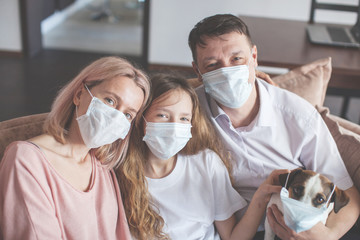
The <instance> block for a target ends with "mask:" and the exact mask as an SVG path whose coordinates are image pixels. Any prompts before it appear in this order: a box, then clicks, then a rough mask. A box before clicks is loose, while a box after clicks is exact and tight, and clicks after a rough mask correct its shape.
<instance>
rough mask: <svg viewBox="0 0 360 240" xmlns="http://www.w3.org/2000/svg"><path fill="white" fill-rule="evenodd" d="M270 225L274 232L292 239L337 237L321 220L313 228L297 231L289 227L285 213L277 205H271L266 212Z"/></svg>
mask: <svg viewBox="0 0 360 240" xmlns="http://www.w3.org/2000/svg"><path fill="white" fill-rule="evenodd" d="M266 216H267V218H268V221H269V224H270V227H271V229H272V230H273V231H274V233H275V234H276V235H277V236H278V237H279V238H281V239H290V240H295V239H296V240H310V239H311V240H317V239H327V240H328V239H337V238H336V237H334V236H332V233H331V231H330V229H329V228H327V227H326V226H325V225H324V224H323V223H321V222H319V223H317V224H316V225H315V226H313V227H312V228H311V229H309V230H307V231H304V232H300V233H296V232H295V231H294V230H292V229H291V228H289V227H288V226H287V225H286V224H285V221H284V216H283V214H282V213H281V212H280V211H279V209H278V208H277V206H276V205H272V206H270V208H269V209H268V211H267V214H266ZM325 236H326V237H325Z"/></svg>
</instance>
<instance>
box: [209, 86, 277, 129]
mask: <svg viewBox="0 0 360 240" xmlns="http://www.w3.org/2000/svg"><path fill="white" fill-rule="evenodd" d="M255 83H256V84H257V86H258V90H259V97H260V107H259V112H258V114H257V116H256V117H255V121H256V123H255V125H256V126H259V127H267V126H275V122H274V121H273V120H274V119H275V118H274V116H273V115H274V113H273V109H272V98H271V97H270V94H269V92H268V91H267V89H266V87H265V84H266V83H264V81H263V80H258V79H256V80H255ZM206 97H207V98H208V103H209V106H210V111H211V114H212V116H213V118H215V119H217V118H219V117H220V116H224V117H226V119H227V120H228V121H229V122H230V118H229V116H228V115H227V114H226V113H225V112H224V110H222V108H221V107H220V106H219V105H218V104H217V103H216V101H215V100H214V99H213V98H212V97H211V96H210V95H209V94H207V93H206Z"/></svg>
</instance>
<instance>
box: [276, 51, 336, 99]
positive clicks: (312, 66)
mask: <svg viewBox="0 0 360 240" xmlns="http://www.w3.org/2000/svg"><path fill="white" fill-rule="evenodd" d="M330 76H331V58H330V57H328V58H323V59H319V60H317V61H314V62H311V63H308V64H305V65H303V66H301V67H298V68H295V69H293V70H291V71H289V72H288V73H286V74H282V75H279V76H276V77H273V78H272V80H273V81H274V82H275V83H276V84H278V85H279V87H281V88H285V89H287V90H289V91H290V92H293V93H296V94H297V95H299V96H301V97H303V98H305V99H306V100H307V101H309V102H310V103H311V104H312V105H313V106H316V105H317V106H322V105H323V103H324V100H325V95H326V89H327V85H328V83H329V80H330Z"/></svg>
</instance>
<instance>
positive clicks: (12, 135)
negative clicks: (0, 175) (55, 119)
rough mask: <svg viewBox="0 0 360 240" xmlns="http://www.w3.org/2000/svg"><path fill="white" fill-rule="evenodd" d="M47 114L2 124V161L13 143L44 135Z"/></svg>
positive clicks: (0, 148) (0, 143)
mask: <svg viewBox="0 0 360 240" xmlns="http://www.w3.org/2000/svg"><path fill="white" fill-rule="evenodd" d="M47 114H48V113H41V114H34V115H29V116H24V117H19V118H14V119H10V120H7V121H3V122H0V160H1V159H2V156H3V154H4V151H5V149H6V147H7V145H9V144H10V143H11V142H13V141H19V140H27V139H29V138H32V137H35V136H37V135H40V134H42V133H43V125H44V121H45V119H46V116H47Z"/></svg>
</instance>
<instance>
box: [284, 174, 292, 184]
mask: <svg viewBox="0 0 360 240" xmlns="http://www.w3.org/2000/svg"><path fill="white" fill-rule="evenodd" d="M290 173H291V172H289V173H288V175H287V176H286V181H285V186H284V187H285V188H286V187H287V183H288V180H289V176H290Z"/></svg>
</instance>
